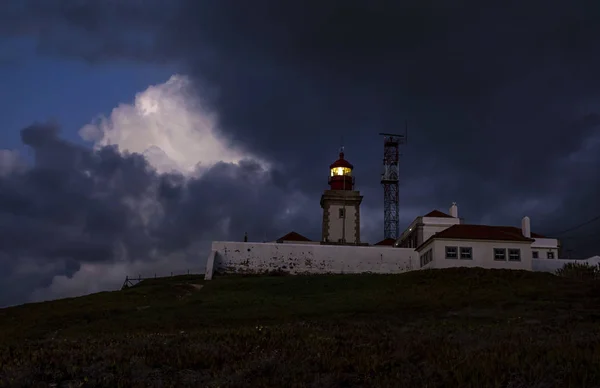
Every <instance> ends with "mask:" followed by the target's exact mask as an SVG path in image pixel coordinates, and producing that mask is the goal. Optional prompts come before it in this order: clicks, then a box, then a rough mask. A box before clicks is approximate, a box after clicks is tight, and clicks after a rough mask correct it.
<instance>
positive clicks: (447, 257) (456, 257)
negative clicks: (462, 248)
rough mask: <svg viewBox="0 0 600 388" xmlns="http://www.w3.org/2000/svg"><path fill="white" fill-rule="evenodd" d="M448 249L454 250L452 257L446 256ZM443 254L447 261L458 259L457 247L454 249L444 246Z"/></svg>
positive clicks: (453, 247)
mask: <svg viewBox="0 0 600 388" xmlns="http://www.w3.org/2000/svg"><path fill="white" fill-rule="evenodd" d="M449 249H454V257H452V256H448V250H449ZM445 252H446V259H447V260H457V259H458V247H457V246H456V247H455V246H446V249H445Z"/></svg>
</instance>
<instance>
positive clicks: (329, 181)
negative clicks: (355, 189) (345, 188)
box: [327, 175, 354, 185]
mask: <svg viewBox="0 0 600 388" xmlns="http://www.w3.org/2000/svg"><path fill="white" fill-rule="evenodd" d="M335 177H344V178H346V180H348V178H351V179H350V181H351V182H352V185H354V177H353V176H348V175H335V176H330V177H329V179H328V180H327V184H331V181H332V180H333V178H335ZM340 180H341V179H340Z"/></svg>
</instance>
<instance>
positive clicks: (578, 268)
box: [556, 263, 600, 280]
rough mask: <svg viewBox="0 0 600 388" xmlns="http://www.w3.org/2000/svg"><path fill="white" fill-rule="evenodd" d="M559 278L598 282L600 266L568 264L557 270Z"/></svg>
mask: <svg viewBox="0 0 600 388" xmlns="http://www.w3.org/2000/svg"><path fill="white" fill-rule="evenodd" d="M556 274H557V275H558V276H564V277H567V278H571V279H579V280H596V279H599V278H600V266H599V265H589V264H588V263H567V264H565V265H564V266H563V267H562V268H559V269H557V270H556Z"/></svg>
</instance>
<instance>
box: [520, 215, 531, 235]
mask: <svg viewBox="0 0 600 388" xmlns="http://www.w3.org/2000/svg"><path fill="white" fill-rule="evenodd" d="M521 230H522V231H523V236H525V237H527V238H531V223H530V221H529V217H527V216H525V217H523V220H522V221H521Z"/></svg>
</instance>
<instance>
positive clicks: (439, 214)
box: [423, 210, 454, 218]
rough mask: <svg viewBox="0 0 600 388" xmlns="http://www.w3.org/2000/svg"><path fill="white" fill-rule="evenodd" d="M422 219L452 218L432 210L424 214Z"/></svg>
mask: <svg viewBox="0 0 600 388" xmlns="http://www.w3.org/2000/svg"><path fill="white" fill-rule="evenodd" d="M423 217H438V218H454V217H452V216H451V215H450V214H446V213H442V212H441V211H439V210H433V211H430V212H429V213H427V214H425V215H424V216H423Z"/></svg>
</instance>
